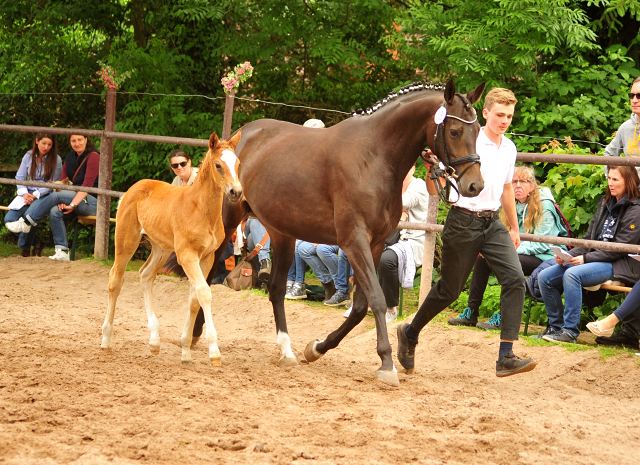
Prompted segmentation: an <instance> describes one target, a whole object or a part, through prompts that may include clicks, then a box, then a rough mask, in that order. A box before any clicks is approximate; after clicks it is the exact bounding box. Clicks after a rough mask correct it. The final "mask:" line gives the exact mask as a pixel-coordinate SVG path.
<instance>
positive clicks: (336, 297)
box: [324, 291, 350, 307]
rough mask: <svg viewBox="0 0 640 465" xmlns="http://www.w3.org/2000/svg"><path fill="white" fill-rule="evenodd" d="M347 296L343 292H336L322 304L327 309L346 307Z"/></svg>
mask: <svg viewBox="0 0 640 465" xmlns="http://www.w3.org/2000/svg"><path fill="white" fill-rule="evenodd" d="M349 300H350V299H349V294H347V293H345V292H340V291H338V292H336V293H335V294H333V296H332V297H331V298H330V299H329V300H325V301H324V304H325V305H328V306H329V307H338V306H340V305H346V304H347V302H349Z"/></svg>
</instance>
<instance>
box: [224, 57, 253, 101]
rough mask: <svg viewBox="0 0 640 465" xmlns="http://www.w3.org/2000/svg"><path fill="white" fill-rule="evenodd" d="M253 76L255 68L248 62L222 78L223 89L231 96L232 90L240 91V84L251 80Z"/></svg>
mask: <svg viewBox="0 0 640 465" xmlns="http://www.w3.org/2000/svg"><path fill="white" fill-rule="evenodd" d="M252 75H253V66H251V63H249V62H248V61H245V62H244V63H242V64H239V65H238V66H236V67H235V68H234V69H233V71H231V72H230V73H229V74H227V75H226V76H225V77H223V78H222V87H223V88H224V91H225V93H227V94H229V93H231V91H232V90H238V87H240V84H241V83H243V82H244V81H246V80H247V79H249V78H250V77H251V76H252Z"/></svg>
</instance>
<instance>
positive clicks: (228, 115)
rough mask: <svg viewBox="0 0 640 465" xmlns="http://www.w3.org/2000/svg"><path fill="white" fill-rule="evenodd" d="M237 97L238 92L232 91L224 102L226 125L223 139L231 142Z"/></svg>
mask: <svg viewBox="0 0 640 465" xmlns="http://www.w3.org/2000/svg"><path fill="white" fill-rule="evenodd" d="M235 96H236V90H235V89H232V90H231V92H229V93H228V94H227V98H226V100H225V101H224V123H223V124H222V139H223V140H229V137H231V123H232V122H233V103H234V99H235Z"/></svg>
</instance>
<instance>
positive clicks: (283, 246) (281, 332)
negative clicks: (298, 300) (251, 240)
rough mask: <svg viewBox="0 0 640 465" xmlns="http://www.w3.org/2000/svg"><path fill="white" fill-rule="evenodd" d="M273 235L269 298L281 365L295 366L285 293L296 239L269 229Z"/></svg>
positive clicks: (271, 235)
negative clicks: (274, 321) (288, 329)
mask: <svg viewBox="0 0 640 465" xmlns="http://www.w3.org/2000/svg"><path fill="white" fill-rule="evenodd" d="M268 232H269V236H270V237H271V250H273V265H272V268H271V276H269V283H268V287H269V300H270V301H271V305H273V316H274V318H275V320H276V331H277V333H278V336H277V338H276V343H277V344H278V347H279V348H280V360H279V361H278V364H279V365H280V366H281V367H288V366H295V365H297V364H298V360H297V359H296V356H295V355H293V351H292V350H291V339H290V338H289V332H288V331H287V317H286V315H285V313H284V294H285V292H286V288H287V274H288V273H289V268H290V267H291V262H292V261H293V254H294V250H295V245H296V240H295V239H292V238H290V237H288V236H283V235H282V234H279V233H276V232H273V231H268Z"/></svg>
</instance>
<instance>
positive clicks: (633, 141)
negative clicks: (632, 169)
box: [604, 77, 640, 173]
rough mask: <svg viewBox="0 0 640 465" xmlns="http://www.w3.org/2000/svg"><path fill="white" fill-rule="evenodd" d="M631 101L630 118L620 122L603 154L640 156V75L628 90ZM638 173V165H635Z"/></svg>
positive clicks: (639, 168)
mask: <svg viewBox="0 0 640 465" xmlns="http://www.w3.org/2000/svg"><path fill="white" fill-rule="evenodd" d="M629 99H630V101H631V118H629V119H628V120H627V121H625V122H624V123H622V125H621V126H620V127H619V128H618V132H616V136H615V137H614V138H613V140H612V141H611V142H610V143H609V145H607V147H606V148H605V149H604V154H605V156H609V157H619V156H620V154H622V153H624V154H625V156H627V157H638V156H640V131H639V130H638V123H639V122H640V121H639V120H638V116H640V77H638V78H636V79H635V81H633V84H632V85H631V92H629ZM636 168H637V169H638V173H640V167H636Z"/></svg>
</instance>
